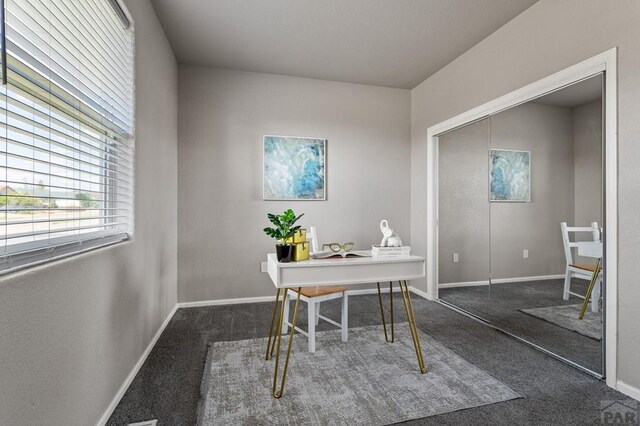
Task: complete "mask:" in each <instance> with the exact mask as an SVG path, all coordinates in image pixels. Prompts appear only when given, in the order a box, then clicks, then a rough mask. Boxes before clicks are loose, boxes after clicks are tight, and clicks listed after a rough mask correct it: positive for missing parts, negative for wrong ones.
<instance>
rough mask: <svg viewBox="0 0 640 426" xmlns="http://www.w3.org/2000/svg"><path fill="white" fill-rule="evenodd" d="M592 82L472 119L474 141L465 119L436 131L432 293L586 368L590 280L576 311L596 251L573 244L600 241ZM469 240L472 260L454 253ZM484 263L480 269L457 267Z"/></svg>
mask: <svg viewBox="0 0 640 426" xmlns="http://www.w3.org/2000/svg"><path fill="white" fill-rule="evenodd" d="M602 84H603V82H602V75H597V76H595V77H592V78H590V79H587V80H584V81H582V82H579V83H576V84H574V85H571V86H568V87H565V88H563V89H561V90H558V91H556V92H553V93H551V94H548V95H545V96H543V97H540V98H537V99H534V100H532V101H530V102H527V103H525V104H522V105H519V106H516V107H513V108H511V109H508V110H506V111H502V112H500V113H498V114H495V115H493V116H491V117H488V118H487V119H486V120H483V121H482V122H479V123H474V124H473V125H471V126H484V135H485V139H483V138H482V137H481V133H482V132H480V131H478V132H477V134H476V137H475V138H474V137H471V136H470V134H471V133H472V129H470V127H471V126H467V127H469V129H467V128H461V129H458V130H455V131H453V132H451V133H448V134H445V135H442V136H441V137H440V138H439V150H440V154H439V202H440V205H439V221H440V227H439V233H438V238H439V259H440V260H439V293H440V298H441V299H442V300H443V301H445V302H448V303H450V304H453V305H455V306H457V307H459V308H461V309H463V310H465V311H467V312H469V313H472V314H474V315H476V316H479V317H481V318H482V319H484V320H486V321H488V322H490V323H491V324H492V325H494V326H496V327H498V328H500V329H502V330H504V331H507V332H509V333H511V334H513V335H515V336H517V337H520V338H522V339H524V340H526V341H528V342H530V343H533V344H535V345H537V346H539V347H542V348H544V349H546V350H548V351H551V352H553V353H555V354H557V355H559V356H561V357H562V358H565V359H567V360H569V361H571V362H574V363H576V364H578V365H580V366H582V367H584V368H586V369H588V370H591V371H593V372H595V373H602V371H603V367H602V363H603V359H602V347H603V346H602V345H603V340H602V324H603V319H602V306H603V305H602V300H601V294H602V292H601V291H600V290H601V289H600V286H601V283H600V279H599V275H598V277H597V278H596V280H595V281H594V283H593V286H592V292H591V294H592V296H591V298H590V300H588V301H587V306H586V310H585V313H584V316H583V318H582V319H580V318H579V317H580V310H581V308H582V305H583V301H584V296H585V295H586V294H587V293H588V287H589V285H590V281H591V278H592V277H593V275H594V269H595V265H596V262H597V258H595V257H593V253H590V252H588V250H587V251H585V250H583V248H584V247H585V245H582V248H581V249H579V248H578V247H577V246H578V245H580V244H578V243H580V242H585V241H590V242H591V244H594V241H596V243H595V244H596V245H597V244H600V240H601V233H600V227H602V226H603V224H604V222H603V214H602V211H603V201H602V200H603V190H602V188H603V168H602V161H603V157H602V151H603V138H602V113H603V110H602ZM481 123H482V124H481ZM487 138H488V140H487ZM471 139H474V140H475V145H474V146H473V147H471V145H472V144H473V142H471ZM445 167H446V168H447V169H444V168H445ZM458 174H466V175H468V177H467V178H462V177H459V176H458ZM451 176H456V177H455V178H451ZM443 179H444V180H443ZM471 180H473V181H474V182H475V183H473V184H471ZM476 181H477V182H476ZM467 184H468V185H471V186H470V187H469V186H467ZM474 191H477V193H476V192H474ZM479 200H482V201H483V202H484V203H482V202H480V201H479ZM465 219H466V221H465ZM452 222H457V225H455V224H454V223H452ZM482 224H484V226H483V225H482ZM561 224H562V225H561ZM443 225H444V226H443ZM483 235H484V239H483V238H482V237H481V236H483ZM604 235H606V234H604ZM469 246H473V247H474V250H471V253H470V255H471V257H472V258H469V257H468V256H469V254H468V255H467V257H463V256H461V255H460V256H459V257H458V262H454V259H453V257H452V254H451V253H454V252H460V251H462V250H465V249H466V248H467V247H469ZM579 250H580V251H581V252H580V253H579ZM585 254H590V255H591V257H588V256H585ZM487 257H488V260H487ZM596 257H597V255H596ZM485 261H488V265H489V266H488V271H486V270H485V271H486V272H487V274H486V278H484V279H482V278H481V277H479V275H470V274H469V273H468V271H470V270H479V268H478V267H477V266H475V265H474V263H478V262H479V263H484V262H485ZM480 269H482V268H480ZM450 277H453V278H450Z"/></svg>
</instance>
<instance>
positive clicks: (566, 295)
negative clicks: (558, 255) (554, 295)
mask: <svg viewBox="0 0 640 426" xmlns="http://www.w3.org/2000/svg"><path fill="white" fill-rule="evenodd" d="M570 290H571V271H570V270H569V267H567V272H565V274H564V291H563V292H562V298H563V299H564V300H569V291H570Z"/></svg>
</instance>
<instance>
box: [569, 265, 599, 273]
mask: <svg viewBox="0 0 640 426" xmlns="http://www.w3.org/2000/svg"><path fill="white" fill-rule="evenodd" d="M569 266H572V267H574V268H578V269H582V270H584V271H591V272H595V271H596V265H584V264H574V265H569Z"/></svg>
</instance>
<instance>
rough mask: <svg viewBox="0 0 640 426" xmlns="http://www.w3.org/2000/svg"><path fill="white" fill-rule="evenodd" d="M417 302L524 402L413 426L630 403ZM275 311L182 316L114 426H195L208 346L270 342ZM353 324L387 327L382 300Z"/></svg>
mask: <svg viewBox="0 0 640 426" xmlns="http://www.w3.org/2000/svg"><path fill="white" fill-rule="evenodd" d="M413 300H414V308H415V311H416V318H417V321H418V325H419V326H420V328H421V329H422V330H424V331H426V332H428V333H429V334H430V335H432V336H433V337H434V338H436V339H437V340H438V341H440V342H441V343H442V344H444V345H446V346H447V347H448V348H449V349H451V350H453V351H454V352H456V353H457V354H458V355H460V356H461V357H463V358H465V359H466V360H468V361H469V362H471V363H473V364H474V365H476V366H477V367H479V368H481V369H483V370H485V371H487V372H488V373H489V374H491V375H492V376H493V377H495V378H496V379H498V380H500V381H502V382H504V383H505V384H507V385H508V386H509V387H511V388H512V389H513V390H515V391H516V392H518V393H519V394H521V395H524V396H525V398H522V399H515V400H511V401H506V402H502V403H499V404H492V405H485V406H481V407H477V408H472V409H468V410H461V411H456V412H453V413H447V414H441V415H438V416H432V417H427V418H425V419H419V420H411V421H409V422H407V423H406V424H408V425H431V424H434V425H510V426H511V425H516V424H517V425H589V424H600V402H601V401H607V400H626V399H628V398H627V397H625V396H624V395H622V394H620V393H619V392H616V391H614V390H612V389H610V388H608V387H607V386H606V385H605V384H604V383H603V382H601V381H599V380H597V379H594V378H593V377H591V376H588V375H587V374H584V373H582V372H580V371H578V370H576V369H575V368H572V367H570V366H568V365H566V364H564V363H562V362H560V361H557V360H555V359H553V358H551V357H549V356H547V355H545V354H543V353H541V352H539V351H536V350H535V349H533V348H531V347H529V346H526V345H524V344H522V343H520V342H518V341H516V340H514V339H512V338H510V337H509V336H506V335H504V334H502V333H499V332H497V331H495V330H493V329H492V328H490V327H487V326H485V325H483V324H480V323H478V322H477V321H473V320H471V319H469V318H466V317H464V316H462V315H460V314H458V313H456V312H454V311H452V310H451V309H448V308H446V307H444V306H442V305H440V304H438V303H435V302H429V301H426V300H424V299H421V298H419V297H416V296H414V298H413ZM395 306H396V307H397V308H398V309H395V312H396V321H405V320H406V319H405V315H404V312H403V311H402V308H401V306H402V299H401V298H400V297H399V296H396V301H395ZM271 307H272V304H270V303H255V304H245V305H233V306H210V307H201V308H188V309H179V310H178V311H177V312H176V314H175V316H174V318H173V319H172V320H171V321H170V323H169V325H168V326H167V328H166V330H165V331H164V333H163V334H162V336H161V337H160V339H159V341H158V344H157V345H156V346H155V348H154V349H153V351H152V352H151V354H150V355H149V357H148V359H147V360H146V362H145V363H144V365H143V366H142V368H141V370H140V372H139V373H138V375H137V376H136V377H135V379H134V380H133V383H132V384H131V386H130V387H129V389H128V390H127V392H126V394H125V396H124V397H123V398H122V400H121V402H120V404H119V405H118V407H117V408H116V410H115V411H114V413H113V415H112V416H111V418H110V420H109V422H108V424H110V425H119V426H120V425H126V424H127V423H130V422H136V421H142V420H146V419H156V418H157V419H158V420H159V424H161V425H172V426H173V425H193V424H195V422H196V416H197V411H198V401H199V399H200V382H201V379H202V374H203V371H204V365H205V359H206V354H207V344H208V343H209V342H214V341H225V340H242V339H252V338H256V337H265V336H266V335H267V332H268V324H269V321H270V319H271ZM322 309H323V312H324V313H325V314H329V315H331V314H333V315H336V317H339V312H340V300H333V301H329V302H325V303H323V306H322ZM305 317H306V308H305V306H304V305H302V309H301V315H300V322H301V323H303V322H304V323H305V324H306V321H305V320H306V318H305ZM349 324H350V325H351V326H353V327H361V326H366V325H376V324H380V311H379V308H378V302H377V298H376V297H375V296H354V297H350V298H349ZM556 328H558V327H556ZM327 329H331V325H330V324H325V323H323V322H320V326H319V330H327ZM568 333H571V334H576V333H573V332H568ZM585 339H587V338H585ZM589 340H591V339H589Z"/></svg>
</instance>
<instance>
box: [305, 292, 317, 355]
mask: <svg viewBox="0 0 640 426" xmlns="http://www.w3.org/2000/svg"><path fill="white" fill-rule="evenodd" d="M307 306H308V307H309V315H308V317H309V329H308V331H307V333H309V352H311V353H314V352H315V351H316V303H315V302H314V301H313V299H309V301H308V302H307Z"/></svg>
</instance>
